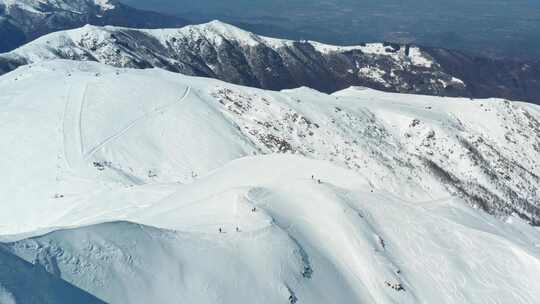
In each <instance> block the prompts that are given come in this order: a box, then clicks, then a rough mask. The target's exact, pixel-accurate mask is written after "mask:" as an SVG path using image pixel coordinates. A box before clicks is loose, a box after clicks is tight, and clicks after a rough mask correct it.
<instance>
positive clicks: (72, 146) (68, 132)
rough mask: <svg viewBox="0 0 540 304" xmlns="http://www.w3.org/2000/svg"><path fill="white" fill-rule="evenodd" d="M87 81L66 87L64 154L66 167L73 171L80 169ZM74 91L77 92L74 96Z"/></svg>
mask: <svg viewBox="0 0 540 304" xmlns="http://www.w3.org/2000/svg"><path fill="white" fill-rule="evenodd" d="M88 85H89V84H88V83H84V84H82V83H78V84H71V85H70V86H69V89H68V94H67V98H66V106H65V111H64V119H63V130H62V132H63V137H64V154H65V159H66V162H67V165H68V167H69V168H70V169H71V170H72V171H74V170H78V169H81V165H82V163H83V159H82V157H81V156H82V155H83V152H84V144H83V140H82V130H81V127H82V115H83V106H84V102H85V99H86V92H87V90H88ZM74 92H78V93H79V94H78V95H76V96H74V94H75V93H74Z"/></svg>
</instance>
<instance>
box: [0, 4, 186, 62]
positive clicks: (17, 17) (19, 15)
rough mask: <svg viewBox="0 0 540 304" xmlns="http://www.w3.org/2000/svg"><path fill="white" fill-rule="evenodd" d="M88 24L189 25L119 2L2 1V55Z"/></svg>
mask: <svg viewBox="0 0 540 304" xmlns="http://www.w3.org/2000/svg"><path fill="white" fill-rule="evenodd" d="M85 24H95V25H119V26H128V27H143V28H156V27H157V28H163V27H175V26H183V25H185V24H187V21H186V20H184V19H181V18H177V17H172V16H166V15H162V14H158V13H154V12H147V11H141V10H138V9H134V8H131V7H129V6H126V5H123V4H122V3H120V2H118V1H116V0H69V1H66V0H0V37H2V39H0V52H6V51H11V50H13V49H15V48H17V47H19V46H21V45H23V44H25V43H27V42H29V41H31V40H34V39H36V38H38V37H40V36H43V35H45V34H48V33H51V32H55V31H60V30H66V29H73V28H77V27H80V26H83V25H85Z"/></svg>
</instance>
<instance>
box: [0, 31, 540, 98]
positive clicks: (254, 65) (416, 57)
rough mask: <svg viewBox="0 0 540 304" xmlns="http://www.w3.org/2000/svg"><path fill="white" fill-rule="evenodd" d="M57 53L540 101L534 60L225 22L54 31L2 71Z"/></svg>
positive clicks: (293, 82) (200, 71)
mask: <svg viewBox="0 0 540 304" xmlns="http://www.w3.org/2000/svg"><path fill="white" fill-rule="evenodd" d="M51 59H72V60H84V61H98V62H101V63H105V64H109V65H113V66H115V67H130V68H151V67H159V68H163V69H167V70H169V71H173V72H180V73H182V74H187V75H194V76H203V77H212V78H217V79H221V80H224V81H227V82H231V83H235V84H240V85H246V86H252V87H259V88H265V89H271V90H280V89H290V88H296V87H300V86H307V87H310V88H314V89H316V90H319V91H322V92H335V91H338V90H341V89H344V88H347V87H350V86H366V87H370V88H374V89H379V90H383V91H390V92H400V93H414V94H427V95H436V96H462V97H502V98H512V99H513V100H525V101H530V102H538V101H539V100H540V86H539V85H538V84H539V83H540V82H539V81H538V80H539V79H538V75H539V74H538V73H536V72H535V71H537V70H538V66H537V65H536V64H532V63H531V64H521V63H517V62H507V61H493V60H484V59H479V58H474V57H470V56H468V55H466V54H463V53H460V52H456V51H451V50H444V49H430V48H421V47H417V46H411V45H397V44H387V43H369V44H364V45H358V46H350V47H340V46H331V45H325V44H321V43H317V42H313V41H289V40H280V39H274V38H268V37H263V36H259V35H256V34H253V33H250V32H247V31H244V30H242V29H239V28H237V27H234V26H232V25H229V24H225V23H223V22H219V21H213V22H210V23H206V24H200V25H190V26H186V27H183V28H178V29H157V30H139V29H127V28H118V27H95V26H85V27H82V28H79V29H75V30H70V31H62V32H58V33H53V34H50V35H47V36H44V37H41V38H39V39H37V40H36V41H33V42H31V43H29V44H28V45H25V46H23V47H21V48H19V49H17V50H15V51H13V52H11V53H6V54H1V55H0V74H1V73H5V72H8V71H11V70H13V69H15V68H16V67H18V66H20V65H24V64H28V63H35V62H41V61H44V60H51ZM509 75H510V76H509Z"/></svg>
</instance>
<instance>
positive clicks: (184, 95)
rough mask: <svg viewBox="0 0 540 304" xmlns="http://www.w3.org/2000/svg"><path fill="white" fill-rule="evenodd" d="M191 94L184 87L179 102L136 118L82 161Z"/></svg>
mask: <svg viewBox="0 0 540 304" xmlns="http://www.w3.org/2000/svg"><path fill="white" fill-rule="evenodd" d="M190 92H191V87H190V86H188V87H186V90H185V91H184V94H183V95H182V97H181V98H180V100H179V101H177V102H173V103H170V104H167V105H164V106H161V107H158V108H156V109H154V111H152V112H150V113H146V114H144V115H142V116H140V117H138V118H136V119H135V120H133V121H132V122H130V123H129V124H128V125H127V126H126V127H124V128H123V129H122V130H120V131H118V132H117V133H115V134H113V135H111V136H108V137H106V138H105V139H104V140H102V141H101V142H100V143H98V144H97V145H96V146H94V147H93V148H92V149H90V150H89V151H88V152H87V153H86V154H85V155H84V159H88V158H90V157H91V156H92V155H94V154H95V153H96V152H97V151H98V150H100V149H101V148H103V147H104V146H106V145H107V144H109V143H110V142H112V141H114V140H116V139H118V138H120V137H121V136H123V135H124V134H126V133H127V132H128V131H129V130H131V129H132V128H133V127H135V126H136V125H138V124H139V123H141V122H143V121H146V120H148V119H150V118H152V117H153V116H154V115H157V114H158V113H163V112H164V111H165V110H167V109H168V108H170V107H172V106H174V105H176V104H178V103H181V102H183V101H184V100H185V99H186V98H187V97H188V96H189V94H190Z"/></svg>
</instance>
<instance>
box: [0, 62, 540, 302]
mask: <svg viewBox="0 0 540 304" xmlns="http://www.w3.org/2000/svg"><path fill="white" fill-rule="evenodd" d="M539 109H540V108H538V106H534V105H529V104H524V103H513V102H506V101H502V100H475V101H470V100H465V99H451V98H436V97H426V96H414V95H399V94H388V93H381V92H377V91H373V90H369V89H361V88H351V89H348V90H345V91H342V92H338V93H336V94H334V95H326V94H322V93H319V92H316V91H313V90H310V89H306V88H300V89H296V90H288V91H283V92H271V91H264V90H260V89H253V88H246V87H241V86H235V85H231V84H227V83H224V82H221V81H217V80H213V79H205V78H195V77H187V76H183V75H179V74H174V73H170V72H165V71H163V70H159V69H151V70H129V69H117V68H113V67H110V66H105V65H100V64H97V63H89V62H85V63H82V62H70V61H52V62H46V63H39V64H34V65H29V66H24V67H21V68H19V69H17V70H16V71H14V72H11V73H9V74H6V75H4V76H1V77H0V138H2V145H1V146H0V152H1V155H2V157H1V158H0V171H1V172H3V173H4V174H3V175H2V180H1V182H2V187H0V238H1V239H3V240H4V243H0V302H1V303H2V304H3V303H9V304H11V303H60V302H58V300H57V299H58V295H59V294H60V295H61V294H62V293H66V294H69V295H70V296H71V298H70V299H74V300H71V302H72V303H75V302H77V303H101V302H100V301H99V300H97V299H95V298H93V296H95V297H97V298H99V299H100V300H102V301H104V302H106V303H527V304H529V303H536V302H537V301H538V299H540V231H539V230H538V229H537V228H535V227H533V226H531V225H529V224H528V223H526V222H525V221H524V220H522V219H520V218H519V217H517V216H513V215H508V214H510V213H512V212H514V213H515V214H516V215H517V214H519V215H521V217H522V218H530V219H531V220H533V219H535V218H536V217H535V216H536V215H535V212H536V211H535V210H536V209H534V208H535V206H536V207H537V206H538V197H539V195H538V194H539V193H538V192H537V191H538V190H537V189H538V186H539V183H538V177H537V176H539V175H540V167H539V166H538V161H539V160H540V158H539V157H538V156H539V155H538V154H539V152H538V148H537V147H540V145H538V142H539V140H540V139H539V136H540V135H539V134H538V128H539V125H535V124H534V122H535V121H536V122H537V121H538V119H539V118H540V112H539ZM535 128H536V129H535ZM508 138H510V140H511V141H512V142H513V144H510V143H509V142H508ZM537 145H538V146H537ZM509 164H511V165H512V166H510V165H509ZM486 168H490V169H491V170H488V171H486V170H487V169H486ZM535 177H536V179H535ZM472 197H474V198H475V199H476V200H474V199H472ZM494 198H498V199H499V201H497V200H496V199H494ZM482 204H484V205H485V206H484V205H482ZM480 207H482V208H484V209H486V210H487V211H489V212H490V213H492V214H494V215H495V216H493V215H489V214H488V213H486V212H484V211H482V210H481V209H480ZM220 230H221V232H220ZM44 233H46V234H44ZM30 236H32V237H30ZM21 259H23V260H26V261H27V262H29V263H26V264H25V263H24V262H23V261H22V260H21ZM12 261H17V263H15V264H14V262H12ZM30 263H31V264H30ZM32 264H34V265H32ZM36 268H39V269H41V272H40V270H39V269H36ZM7 271H9V273H10V274H11V275H3V274H4V273H7ZM35 273H38V274H39V276H40V280H36V281H35V282H31V283H28V284H30V287H28V288H21V287H20V285H17V284H16V283H17V282H21V281H24V282H28V279H27V278H29V277H32V276H35V275H36V274H35ZM59 278H60V279H62V280H63V281H58V279H59ZM64 283H65V284H64ZM68 283H69V284H68ZM66 299H67V298H66ZM32 301H34V302H32ZM47 301H48V302H47ZM55 301H56V302H55ZM64 301H68V300H64ZM65 303H68V302H65Z"/></svg>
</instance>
